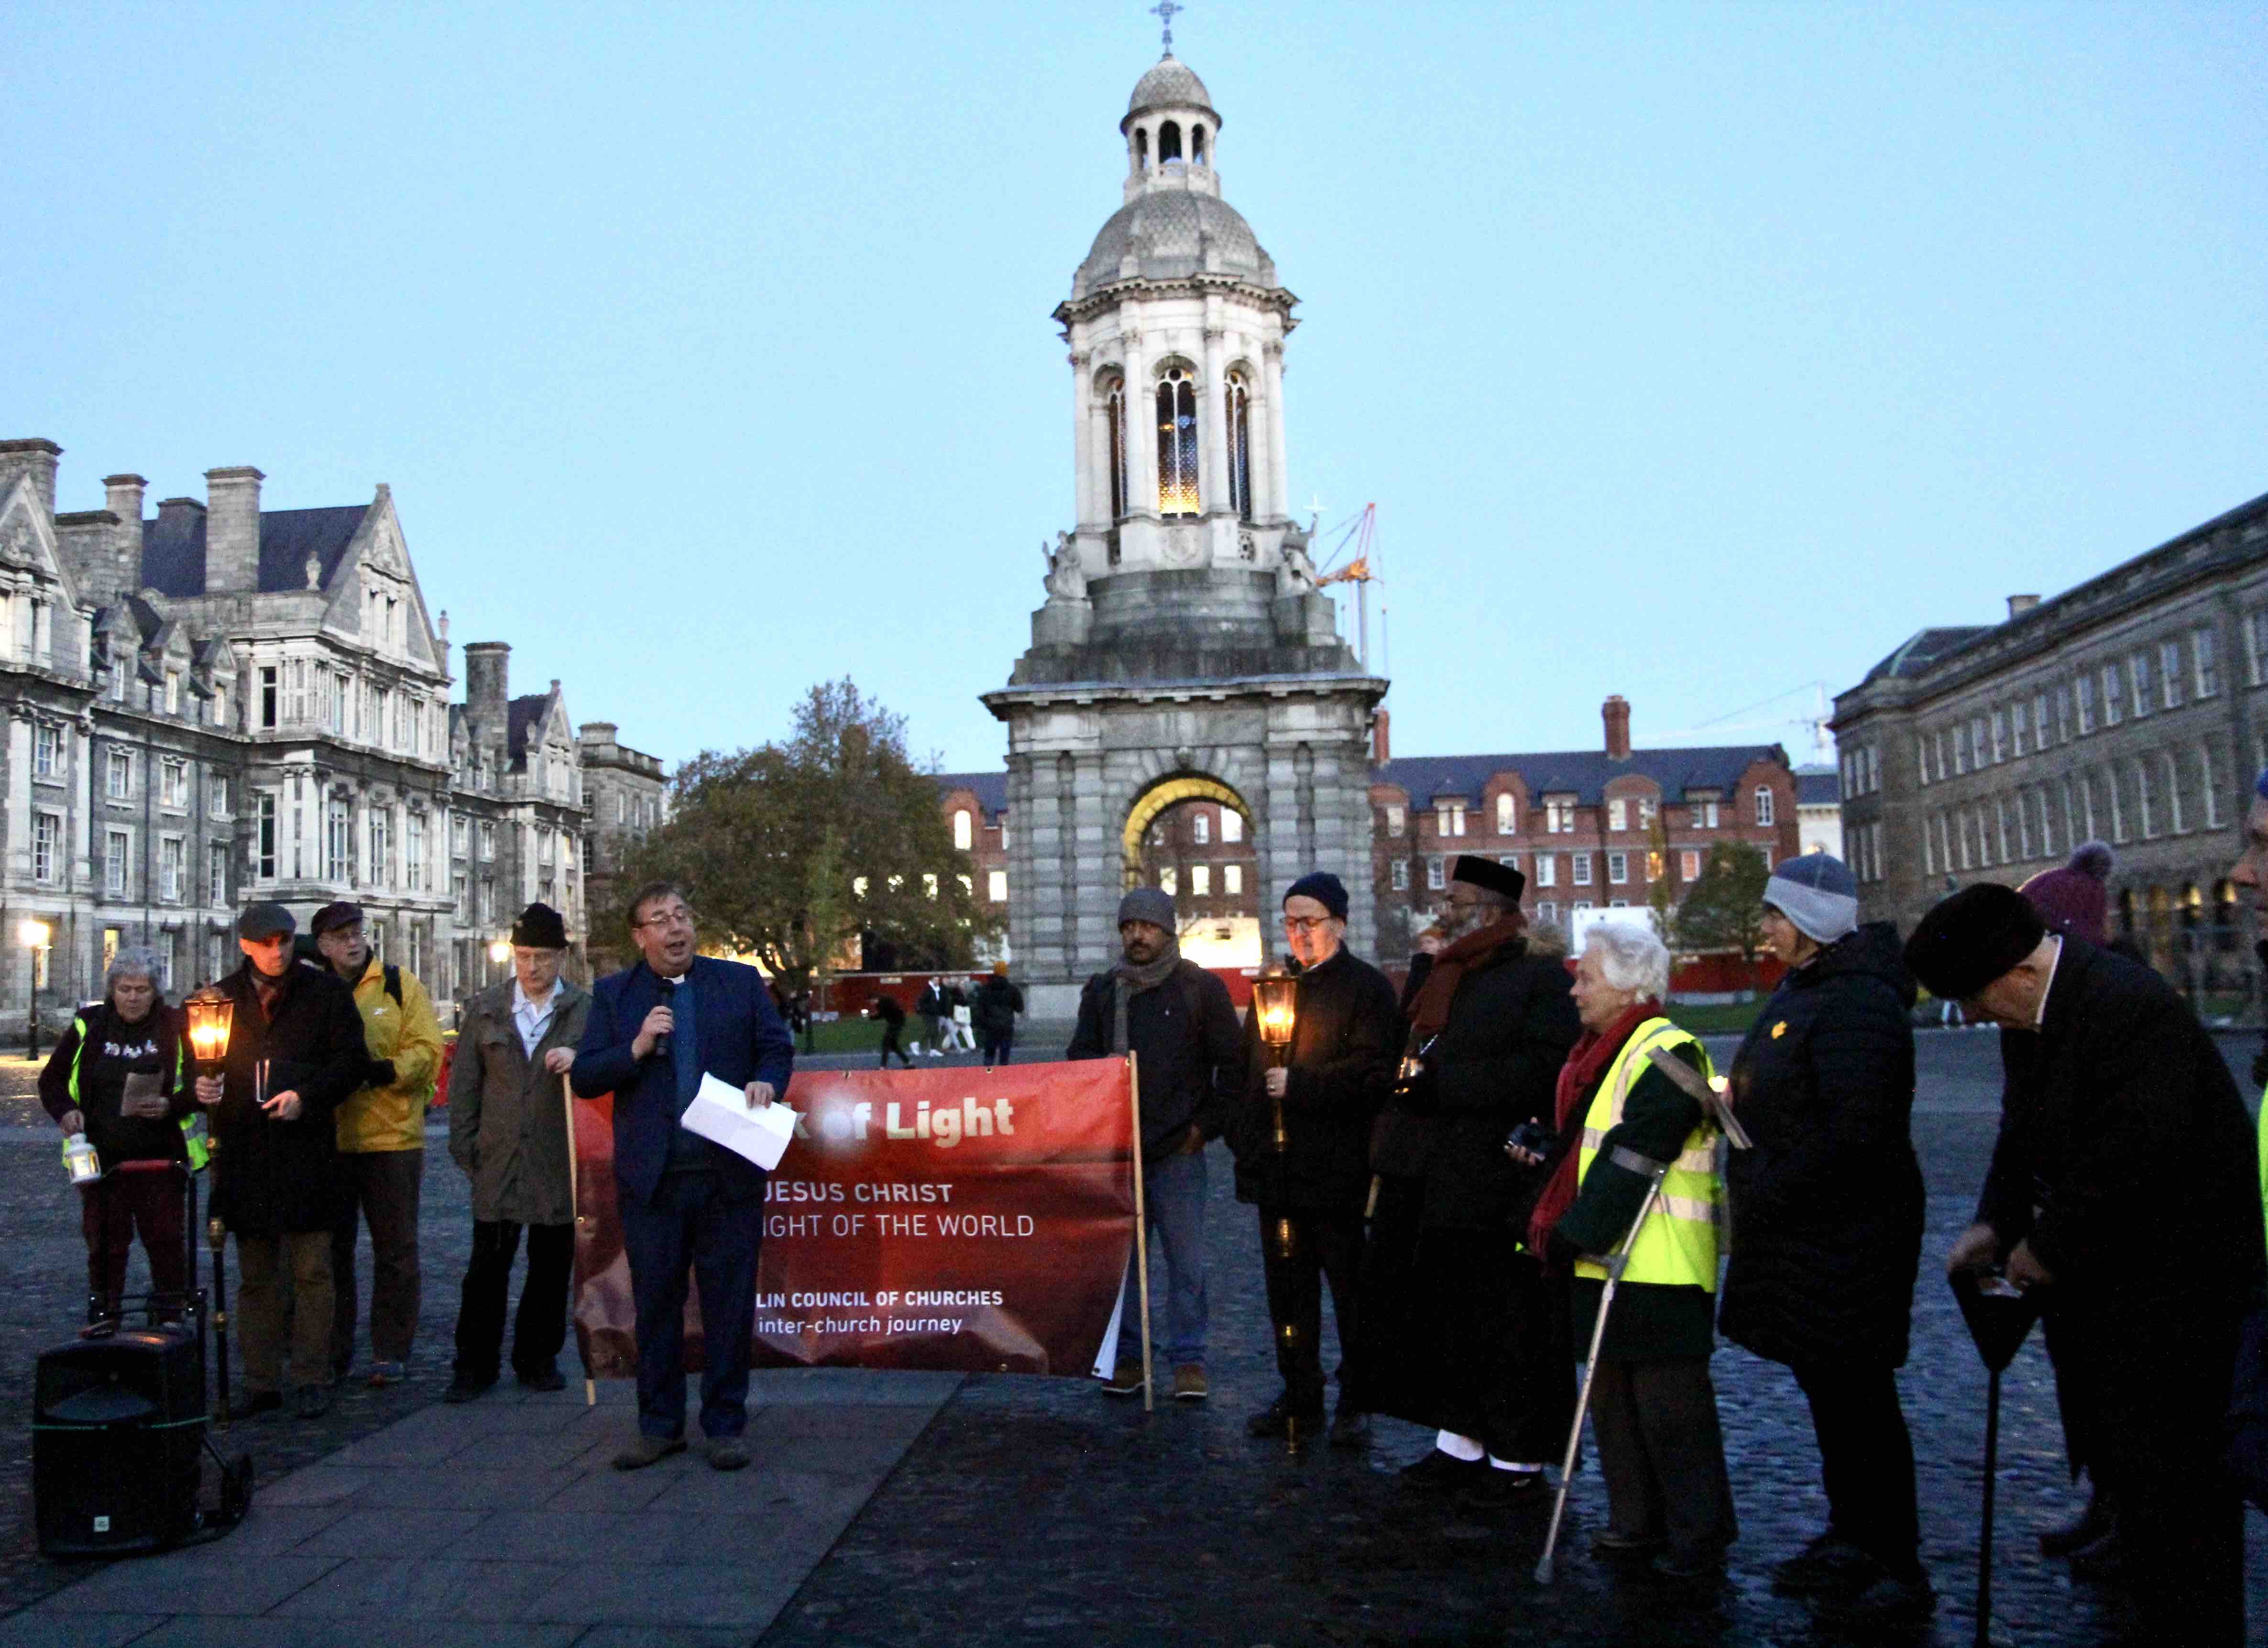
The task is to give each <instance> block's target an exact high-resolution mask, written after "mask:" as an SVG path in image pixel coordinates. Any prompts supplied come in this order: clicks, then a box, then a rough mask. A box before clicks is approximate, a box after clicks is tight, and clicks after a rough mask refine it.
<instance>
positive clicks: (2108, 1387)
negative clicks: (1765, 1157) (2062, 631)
mask: <svg viewBox="0 0 2268 1648" xmlns="http://www.w3.org/2000/svg"><path fill="white" fill-rule="evenodd" d="M1906 963H1907V965H1908V966H1909V967H1911V968H1912V969H1913V971H1914V973H1915V974H1916V975H1917V976H1918V977H1919V978H1920V980H1921V981H1922V982H1923V983H1924V984H1926V985H1927V986H1928V987H1929V988H1930V989H1931V990H1933V991H1934V992H1935V993H1936V994H1938V995H1940V996H1942V997H1948V999H1953V1000H1958V1001H1960V1002H1961V1003H1962V1008H1963V1011H1964V1012H1967V1013H1968V1015H1969V1016H1970V1018H1971V1019H1977V1020H1980V1021H1983V1022H1987V1023H1992V1024H1997V1025H1999V1026H2001V1029H2002V1032H2003V1036H2002V1040H2003V1058H2004V1062H2005V1063H2006V1064H2007V1070H2008V1076H2009V1082H2008V1088H2007V1094H2006V1097H2005V1098H2004V1100H2003V1107H2002V1112H2001V1117H2000V1131H1999V1138H1998V1140H1997V1141H1996V1142H1995V1144H1994V1146H1993V1151H1992V1168H1991V1171H1990V1172H1989V1173H1988V1174H1987V1176H1986V1179H1985V1191H1984V1195H1983V1196H1981V1197H1980V1198H1979V1200H1978V1203H1977V1218H1976V1221H1975V1223H1973V1224H1972V1225H1970V1227H1969V1228H1968V1229H1967V1230H1966V1231H1964V1232H1962V1235H1961V1237H1960V1239H1959V1240H1957V1241H1955V1243H1954V1245H1953V1248H1952V1251H1951V1252H1950V1253H1949V1254H1948V1256H1947V1260H1946V1268H1947V1269H1948V1270H1955V1271H1959V1270H1978V1271H1982V1270H1990V1269H1996V1268H2005V1271H2006V1275H2007V1279H2008V1280H2009V1281H2010V1282H2011V1283H2014V1284H2015V1285H2016V1286H2018V1287H2021V1288H2024V1289H2027V1290H2029V1289H2033V1288H2040V1289H2044V1290H2047V1291H2048V1294H2047V1297H2048V1304H2047V1306H2046V1308H2045V1311H2044V1313H2043V1321H2044V1322H2045V1324H2046V1328H2047V1332H2048V1337H2049V1345H2050V1349H2051V1351H2052V1353H2053V1354H2054V1356H2055V1359H2056V1365H2057V1368H2058V1377H2059V1378H2060V1379H2066V1380H2069V1381H2072V1382H2073V1383H2074V1384H2075V1385H2076V1386H2077V1387H2078V1388H2079V1391H2080V1401H2079V1403H2078V1409H2079V1411H2080V1412H2081V1413H2083V1414H2084V1415H2085V1416H2086V1417H2087V1420H2088V1432H2089V1434H2088V1438H2087V1447H2088V1470H2089V1471H2090V1473H2092V1474H2093V1475H2095V1479H2096V1480H2097V1481H2098V1482H2101V1483H2102V1488H2103V1490H2104V1491H2105V1492H2106V1493H2107V1494H2108V1495H2109V1496H2110V1504H2111V1506H2112V1508H2113V1510H2114V1512H2115V1514H2116V1518H2117V1526H2116V1528H2115V1531H2114V1534H2113V1535H2112V1537H2113V1539H2114V1540H2115V1541H2116V1543H2115V1547H2114V1549H2113V1552H2112V1553H2111V1556H2110V1560H2108V1561H2102V1562H2098V1563H2096V1564H2095V1565H2094V1569H2093V1572H2092V1573H2091V1574H2090V1575H2089V1576H2088V1577H2091V1578H2104V1579H2114V1578H2115V1579H2117V1580H2118V1581H2120V1582H2121V1583H2122V1584H2123V1585H2124V1586H2125V1587H2126V1588H2128V1589H2129V1590H2130V1591H2131V1593H2132V1598H2133V1600H2134V1601H2135V1603H2136V1604H2137V1605H2138V1607H2139V1610H2140V1613H2141V1615H2142V1618H2143V1620H2144V1621H2145V1622H2147V1627H2148V1630H2149V1631H2150V1634H2151V1635H2150V1639H2152V1640H2156V1641H2168V1642H2170V1641H2179V1642H2183V1643H2185V1644H2191V1643H2193V1644H2222V1643H2231V1644H2233V1643H2237V1642H2241V1641H2242V1640H2243V1637H2244V1585H2243V1555H2244V1544H2243V1522H2242V1502H2241V1501H2240V1499H2239V1498H2238V1497H2237V1495H2236V1491H2235V1488H2234V1486H2233V1485H2232V1484H2231V1482H2230V1481H2229V1480H2228V1477H2227V1475H2226V1474H2225V1473H2224V1472H2223V1470H2222V1468H2221V1465H2220V1449H2221V1441H2222V1437H2221V1428H2222V1418H2223V1416H2224V1415H2225V1414H2226V1413H2227V1411H2228V1399H2229V1387H2230V1376H2231V1372H2232V1369H2233V1366H2234V1363H2235V1353H2236V1346H2237V1339H2238V1328H2239V1326H2240V1324H2241V1323H2242V1320H2243V1318H2244V1316H2245V1314H2246V1313H2248V1312H2249V1311H2250V1310H2252V1309H2254V1308H2256V1307H2257V1305H2258V1303H2259V1301H2260V1299H2261V1297H2262V1293H2263V1290H2264V1287H2268V1253H2264V1249H2263V1238H2262V1229H2261V1197H2260V1181H2259V1177H2258V1172H2259V1159H2258V1155H2257V1146H2256V1144H2255V1139H2254V1133H2253V1129H2252V1124H2251V1121H2250V1117H2249V1116H2247V1115H2246V1114H2245V1110H2244V1106H2243V1103H2242V1100H2240V1099H2239V1098H2238V1097H2237V1093H2236V1085H2235V1081H2234V1080H2232V1079H2231V1078H2230V1076H2229V1073H2228V1066H2227V1064H2225V1063H2223V1062H2222V1060H2221V1057H2220V1049H2219V1048H2217V1047H2215V1046H2214V1044H2213V1038H2212V1036H2211V1035H2210V1034H2207V1033H2206V1031H2205V1027H2204V1026H2202V1025H2200V1024H2199V1023H2198V1019H2197V1015H2196V1014H2195V1013H2193V1012H2191V1010H2190V1008H2189V1005H2188V1004H2187V1003H2185V1002H2184V1001H2183V999H2182V998H2181V997H2180V996H2179V995H2178V994H2177V993H2176V991H2175V990H2174V988H2173V987H2172V986H2171V985H2170V984H2169V983H2167V982H2166V981H2165V980H2164V979H2163V978H2161V977H2160V976H2159V975H2158V974H2157V973H2156V972H2154V970H2152V969H2151V968H2148V967H2142V966H2139V965H2138V964H2136V963H2134V962H2132V961H2130V960H2127V959H2125V958H2124V957H2123V956H2119V955H2117V954H2114V953H2111V952H2110V951H2108V950H2101V949H2097V948H2095V946H2094V945H2089V944H2088V943H2087V942H2086V941H2085V940H2084V939H2081V938H2073V937H2069V936H2066V935H2064V934H2060V933H2051V932H2050V931H2048V929H2047V925H2046V923H2043V922H2042V921H2041V920H2040V917H2039V914H2038V912H2037V911H2036V910H2035V909H2033V908H2032V907H2031V905H2030V904H2029V902H2027V901H2025V900H2024V898H2023V897H2022V896H2021V894H2017V893H2015V892H2014V891H2013V890H2012V889H2010V888H2007V887H2001V886H1999V885H1998V884H1996V883H1992V882H1985V883H1980V884H1978V885H1977V886H1975V887H1966V888H1963V889H1962V891H1960V892H1958V893H1955V894H1953V895H1952V896H1951V897H1949V898H1948V899H1945V900H1943V901H1940V903H1939V904H1938V905H1937V906H1936V907H1935V908H1933V909H1932V910H1931V911H1930V912H1929V913H1928V914H1927V915H1926V916H1924V917H1923V918H1922V920H1921V922H1920V923H1919V925H1918V926H1917V927H1916V928H1915V930H1914V933H1913V936H1912V938H1910V939H1908V940H1907V942H1906Z"/></svg>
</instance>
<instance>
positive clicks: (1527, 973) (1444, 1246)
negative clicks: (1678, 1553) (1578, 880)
mask: <svg viewBox="0 0 2268 1648" xmlns="http://www.w3.org/2000/svg"><path fill="white" fill-rule="evenodd" d="M1526 886H1527V879H1526V878H1525V877H1523V876H1522V875H1521V873H1520V872H1519V871H1517V870H1515V869H1513V867H1512V866H1510V865H1509V864H1499V863H1498V862H1497V861H1496V860H1495V859H1493V858H1483V857H1476V856H1474V855H1471V854H1466V855H1462V856H1461V857H1458V858H1457V860H1456V861H1455V863H1454V865H1453V866H1452V867H1451V872H1450V885H1449V894H1448V899H1447V905H1446V908H1445V909H1444V910H1443V913H1442V923H1441V924H1442V929H1443V931H1444V933H1445V934H1446V935H1447V938H1448V942H1447V944H1446V945H1443V947H1442V949H1441V952H1440V954H1439V955H1438V956H1436V957H1435V958H1434V960H1433V964H1432V968H1431V970H1430V971H1429V972H1428V973H1427V975H1426V976H1425V983H1424V985H1423V986H1422V987H1421V988H1420V989H1419V990H1418V995H1417V997H1416V999H1415V1000H1414V1001H1413V1002H1412V1003H1411V1008H1410V1028H1409V1032H1408V1035H1407V1038H1406V1042H1405V1047H1404V1054H1403V1062H1402V1065H1401V1071H1400V1077H1399V1079H1398V1080H1397V1082H1396V1084H1395V1089H1394V1093H1393V1096H1392V1098H1391V1099H1390V1100H1389V1101H1388V1106H1387V1108H1386V1110H1385V1112H1384V1113H1383V1115H1382V1118H1381V1122H1380V1124H1379V1127H1378V1129H1377V1133H1376V1136H1375V1138H1374V1140H1373V1147H1372V1153H1371V1165H1372V1166H1373V1169H1375V1170H1376V1171H1377V1173H1379V1176H1380V1181H1381V1182H1380V1186H1379V1203H1378V1210H1377V1215H1376V1217H1375V1218H1373V1222H1372V1228H1371V1249H1370V1256H1369V1258H1368V1260H1366V1265H1365V1271H1364V1284H1363V1290H1362V1298H1361V1301H1360V1303H1359V1306H1358V1311H1359V1329H1360V1334H1359V1338H1360V1343H1361V1344H1362V1347H1363V1355H1362V1357H1361V1358H1360V1359H1359V1365H1358V1372H1359V1376H1360V1380H1361V1381H1362V1382H1365V1383H1368V1382H1372V1381H1376V1382H1377V1392H1378V1394H1376V1395H1374V1396H1373V1398H1372V1399H1371V1400H1370V1401H1369V1402H1367V1403H1366V1405H1369V1406H1371V1407H1373V1410H1374V1411H1380V1412H1388V1413H1393V1414H1395V1415H1396V1416H1399V1417H1402V1418H1405V1419H1410V1420H1413V1421H1415V1422H1417V1423H1419V1424H1429V1425H1432V1426H1433V1427H1435V1430H1436V1435H1435V1438H1434V1446H1433V1448H1432V1452H1431V1453H1427V1454H1426V1455H1425V1457H1424V1458H1423V1459H1421V1460H1418V1462H1417V1463H1416V1464H1414V1465H1411V1466H1410V1467H1409V1468H1407V1469H1405V1470H1404V1471H1403V1474H1402V1480H1403V1483H1404V1484H1405V1485H1406V1486H1408V1487H1410V1488H1412V1489H1415V1490H1423V1491H1447V1492H1449V1493H1453V1494H1454V1495H1456V1496H1457V1497H1459V1498H1460V1500H1462V1502H1463V1503H1464V1504H1466V1505H1469V1506H1470V1507H1472V1508H1476V1509H1480V1510H1495V1509H1500V1508H1502V1507H1504V1506H1506V1505H1509V1504H1510V1503H1511V1502H1512V1501H1513V1499H1515V1498H1517V1497H1521V1496H1522V1495H1525V1494H1528V1493H1532V1492H1533V1491H1535V1490H1536V1489H1537V1488H1538V1487H1540V1486H1541V1485H1542V1483H1543V1468H1544V1465H1545V1463H1546V1462H1547V1461H1549V1460H1556V1459H1557V1458H1558V1457H1559V1453H1560V1449H1561V1447H1562V1446H1563V1445H1564V1443H1565V1438H1566V1435H1567V1428H1568V1426H1569V1424H1572V1420H1573V1416H1574V1408H1575V1381H1574V1373H1573V1366H1574V1357H1573V1355H1572V1351H1571V1350H1570V1349H1569V1347H1568V1345H1567V1340H1566V1333H1567V1329H1566V1320H1567V1318H1566V1306H1565V1291H1564V1284H1559V1285H1558V1287H1557V1290H1556V1291H1555V1284H1553V1283H1552V1282H1551V1281H1550V1279H1548V1278H1547V1277H1546V1276H1545V1273H1544V1269H1543V1262H1542V1259H1541V1256H1540V1255H1539V1254H1536V1253H1535V1252H1534V1251H1533V1250H1532V1249H1530V1248H1529V1247H1527V1246H1526V1245H1525V1244H1524V1242H1523V1240H1522V1237H1523V1234H1524V1232H1525V1231H1526V1229H1527V1225H1528V1216H1529V1213H1530V1211H1531V1210H1532V1209H1533V1207H1534V1205H1535V1197H1536V1196H1537V1194H1538V1192H1539V1191H1540V1190H1541V1189H1542V1188H1543V1182H1544V1177H1545V1175H1544V1174H1543V1172H1542V1171H1541V1164H1540V1162H1528V1161H1519V1160H1515V1159H1512V1158H1511V1157H1509V1156H1507V1154H1506V1149H1505V1146H1506V1140H1507V1139H1508V1138H1509V1137H1511V1136H1512V1135H1513V1132H1514V1131H1515V1129H1521V1128H1525V1127H1540V1128H1543V1129H1549V1126H1550V1117H1551V1115H1552V1092H1553V1084H1554V1082H1555V1080H1556V1079H1557V1075H1558V1071H1559V1069H1560V1066H1561V1065H1562V1064H1563V1063H1565V1060H1566V1056H1567V1050H1568V1048H1571V1047H1572V1046H1573V1045H1574V1043H1575V1039H1576V1037H1577V1036H1578V1035H1579V1034H1581V1026H1580V1024H1579V1022H1578V1021H1577V1018H1576V1013H1575V1007H1574V1004H1573V1001H1572V998H1571V997H1570V996H1569V993H1568V988H1569V981H1568V976H1567V968H1566V961H1565V954H1564V953H1563V951H1562V950H1561V948H1560V946H1559V945H1558V944H1557V939H1556V936H1552V937H1547V936H1545V935H1543V934H1532V933H1530V932H1529V931H1528V922H1527V917H1526V916H1524V915H1523V914H1522V912H1521V908H1520V901H1521V894H1522V892H1523V890H1524V889H1525V887H1526ZM1413 1230H1414V1239H1409V1238H1406V1236H1405V1234H1404V1233H1406V1232H1410V1231H1413ZM1405 1242H1407V1244H1408V1247H1407V1250H1408V1251H1409V1252H1410V1254H1411V1257H1410V1270H1409V1272H1408V1273H1407V1274H1406V1276H1399V1275H1396V1273H1395V1270H1394V1269H1391V1268H1390V1266H1389V1259H1390V1257H1391V1255H1393V1254H1395V1253H1397V1252H1399V1251H1403V1248H1404V1246H1405ZM1374 1329H1375V1330H1377V1331H1373V1330H1374ZM1389 1364H1400V1365H1403V1366H1404V1367H1405V1368H1407V1369H1408V1374H1407V1376H1406V1377H1404V1378H1403V1379H1402V1381H1401V1384H1400V1387H1399V1388H1396V1387H1395V1385H1394V1384H1393V1383H1392V1382H1391V1381H1390V1380H1389V1379H1388V1366H1389Z"/></svg>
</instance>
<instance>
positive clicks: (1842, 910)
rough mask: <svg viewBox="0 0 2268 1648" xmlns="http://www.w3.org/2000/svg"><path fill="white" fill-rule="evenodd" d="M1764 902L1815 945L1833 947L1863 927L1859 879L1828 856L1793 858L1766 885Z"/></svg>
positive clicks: (1817, 855) (1776, 871) (1838, 861)
mask: <svg viewBox="0 0 2268 1648" xmlns="http://www.w3.org/2000/svg"><path fill="white" fill-rule="evenodd" d="M1764 902H1765V903H1767V904H1769V905H1771V907H1772V908H1773V909H1776V910H1778V912H1779V913H1780V914H1781V915H1783V916H1786V917H1787V918H1788V920H1790V921H1791V922H1793V923H1795V930H1796V931H1798V932H1800V933H1801V934H1802V935H1803V936H1804V937H1805V938H1809V939H1811V940H1812V941H1813V942H1814V943H1815V944H1823V945H1831V944H1833V943H1834V942H1835V941H1836V940H1837V938H1842V937H1843V936H1844V935H1845V934H1846V933H1849V932H1852V931H1856V930H1857V928H1858V925H1859V879H1858V878H1857V877H1856V876H1854V875H1852V873H1851V866H1850V865H1848V864H1845V863H1844V862H1843V861H1842V860H1841V859H1840V858H1836V857H1830V855H1828V854H1826V853H1806V854H1805V855H1804V856H1803V857H1800V858H1791V859H1789V860H1788V861H1787V862H1786V864H1782V865H1780V867H1779V868H1778V869H1777V870H1775V871H1773V872H1771V880H1769V881H1767V882H1765V883H1764Z"/></svg>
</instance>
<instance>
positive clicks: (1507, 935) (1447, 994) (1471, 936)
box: [1410, 909, 1528, 1047]
mask: <svg viewBox="0 0 2268 1648" xmlns="http://www.w3.org/2000/svg"><path fill="white" fill-rule="evenodd" d="M1526 931H1528V918H1527V917H1526V916H1522V915H1521V913H1520V912H1519V911H1518V910H1516V909H1507V910H1506V911H1504V912H1503V914H1502V915H1501V916H1499V917H1498V918H1497V919H1496V920H1495V921H1492V922H1491V923H1489V924H1488V925H1487V926H1485V927H1480V928H1476V929H1475V930H1474V931H1471V932H1469V933H1467V934H1466V935H1465V936H1464V937H1463V938H1460V939H1458V940H1457V941H1456V942H1455V943H1454V944H1453V945H1449V946H1448V947H1447V949H1445V950H1443V951H1442V952H1441V953H1440V954H1439V955H1437V956H1435V957H1434V958H1433V967H1432V971H1431V972H1429V973H1427V974H1426V975H1425V983H1424V985H1422V986H1421V987H1420V988H1419V990H1418V999H1417V1000H1416V1001H1414V1002H1411V1003H1410V1046H1412V1047H1423V1046H1424V1045H1425V1043H1426V1042H1428V1041H1432V1039H1433V1037H1435V1036H1436V1035H1438V1034H1440V1032H1441V1028H1442V1026H1445V1025H1447V1023H1448V1022H1449V1004H1450V1003H1451V1002H1452V1001H1454V999H1455V998H1456V994H1457V982H1458V981H1459V980H1461V979H1462V978H1463V977H1464V976H1465V969H1466V968H1467V967H1470V966H1472V965H1473V963H1475V962H1476V961H1480V960H1485V959H1486V958H1487V957H1489V956H1491V955H1493V954H1494V953H1496V952H1497V951H1498V950H1499V948H1501V947H1502V946H1503V945H1508V944H1510V943H1512V942H1513V940H1514V939H1516V938H1519V937H1521V934H1523V933H1525V932H1526Z"/></svg>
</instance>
